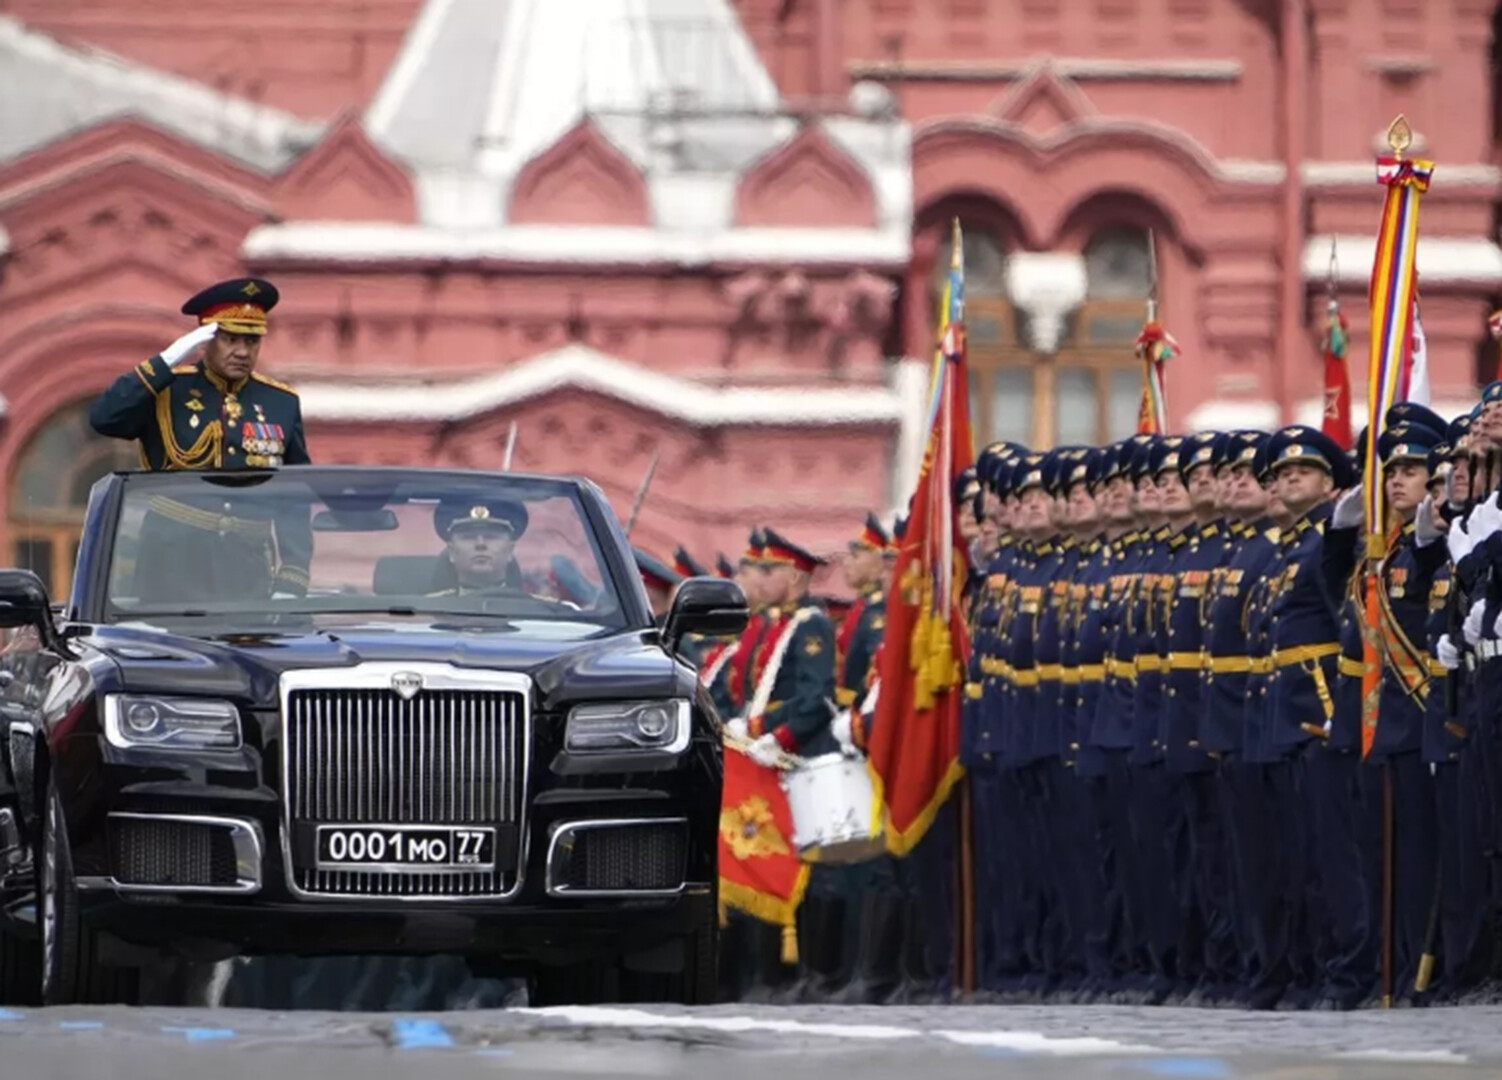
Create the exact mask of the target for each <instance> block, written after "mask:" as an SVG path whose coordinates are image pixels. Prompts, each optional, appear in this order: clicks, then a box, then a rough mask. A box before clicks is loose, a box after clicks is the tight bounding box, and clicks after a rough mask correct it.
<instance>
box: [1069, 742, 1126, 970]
mask: <svg viewBox="0 0 1502 1080" xmlns="http://www.w3.org/2000/svg"><path fill="white" fill-rule="evenodd" d="M1092 753H1093V756H1094V758H1095V761H1093V762H1092V766H1098V768H1092V771H1091V773H1090V775H1088V776H1082V777H1078V778H1077V783H1078V784H1079V785H1080V798H1081V800H1082V802H1083V805H1082V806H1081V810H1080V812H1081V814H1082V815H1084V818H1083V821H1082V824H1081V828H1082V829H1083V830H1084V831H1083V834H1082V839H1081V843H1080V878H1081V890H1082V897H1081V902H1080V917H1081V920H1082V922H1081V935H1082V937H1081V944H1080V948H1081V953H1082V957H1083V961H1084V965H1085V983H1084V989H1085V990H1086V991H1088V992H1090V993H1092V994H1112V993H1115V992H1116V991H1117V990H1119V989H1121V986H1122V978H1123V976H1124V975H1125V974H1126V972H1127V971H1128V970H1129V968H1130V964H1129V962H1128V957H1126V956H1124V955H1121V950H1122V949H1123V947H1124V945H1125V942H1126V932H1125V929H1124V927H1123V925H1122V923H1123V919H1124V918H1125V916H1124V913H1123V911H1122V905H1121V886H1120V884H1119V882H1118V881H1117V876H1118V873H1119V870H1118V867H1119V866H1120V863H1121V856H1120V855H1118V854H1117V851H1116V845H1115V833H1114V831H1113V830H1114V823H1113V821H1112V808H1111V800H1110V789H1109V787H1108V785H1107V782H1106V773H1105V762H1104V758H1103V757H1102V756H1101V755H1100V754H1099V753H1098V752H1092ZM1127 854H1128V857H1130V852H1128V853H1127Z"/></svg>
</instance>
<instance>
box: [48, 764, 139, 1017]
mask: <svg viewBox="0 0 1502 1080" xmlns="http://www.w3.org/2000/svg"><path fill="white" fill-rule="evenodd" d="M44 812H45V815H46V816H45V818H44V820H43V822H42V828H41V830H40V832H41V836H40V838H39V840H38V842H37V852H36V868H37V935H38V937H39V938H40V940H41V957H40V961H41V962H40V965H39V967H40V969H41V972H40V974H41V979H40V982H41V1002H42V1004H43V1005H78V1004H106V1005H114V1004H122V1005H125V1004H134V1002H135V999H136V997H137V993H136V989H135V987H136V984H137V980H138V973H137V972H135V971H134V970H130V969H126V968H116V967H108V966H105V965H103V964H101V963H100V962H99V959H98V955H97V952H98V950H97V944H98V938H97V936H96V935H95V934H94V933H93V932H92V931H90V930H89V929H87V928H86V927H85V926H84V925H83V920H82V918H81V917H80V914H79V904H78V889H77V886H76V884H75V883H74V878H73V853H72V851H71V849H70V848H69V847H68V830H67V826H66V823H65V822H64V820H63V804H62V799H61V797H60V796H59V795H58V793H57V788H56V787H55V786H54V783H53V781H52V780H50V779H49V780H48V784H47V805H46V807H45V808H44Z"/></svg>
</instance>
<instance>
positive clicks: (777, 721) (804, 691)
mask: <svg viewBox="0 0 1502 1080" xmlns="http://www.w3.org/2000/svg"><path fill="white" fill-rule="evenodd" d="M788 618H789V619H791V620H795V622H794V625H792V626H789V627H788V629H787V631H786V632H787V634H788V635H789V639H788V646H787V651H786V652H785V653H783V657H782V666H781V667H779V668H778V669H777V678H776V680H775V681H774V682H773V683H772V696H771V698H770V700H769V701H768V702H767V712H766V716H765V719H764V727H765V729H766V730H767V731H769V732H771V733H772V734H773V735H774V736H776V738H777V741H778V743H779V744H781V746H782V748H783V749H784V750H787V751H789V752H791V753H798V754H803V755H807V756H815V755H818V754H824V753H835V752H837V751H838V749H839V747H838V745H837V744H836V743H835V741H834V736H833V735H831V734H830V732H829V722H830V721H831V720H832V719H833V718H834V714H833V713H832V712H831V711H830V703H831V702H833V701H834V693H835V673H834V661H835V655H834V623H832V622H830V619H829V616H828V615H827V614H825V612H824V609H823V608H822V607H821V606H820V605H819V603H818V602H817V601H816V600H813V599H811V598H809V597H804V598H803V599H802V600H801V601H800V602H799V604H798V606H797V607H796V608H795V609H794V610H793V611H792V612H790V613H789V614H788ZM769 662H770V661H769ZM752 734H753V735H755V734H757V732H755V731H753V732H752Z"/></svg>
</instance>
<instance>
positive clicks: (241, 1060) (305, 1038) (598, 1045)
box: [0, 1006, 1502, 1080]
mask: <svg viewBox="0 0 1502 1080" xmlns="http://www.w3.org/2000/svg"><path fill="white" fill-rule="evenodd" d="M840 1075H850V1076H861V1077H862V1078H863V1080H867V1078H869V1080H888V1078H891V1080H897V1078H908V1077H920V1076H921V1077H922V1078H923V1080H951V1078H956V1080H958V1078H961V1077H985V1078H987V1080H1014V1078H1024V1077H1026V1078H1032V1077H1039V1078H1045V1080H1054V1078H1058V1080H1065V1078H1082V1080H1105V1078H1110V1080H1153V1078H1169V1080H1251V1078H1259V1080H1260V1078H1266V1080H1274V1078H1276V1080H1356V1078H1360V1080H1428V1078H1430V1077H1434V1078H1443V1080H1452V1078H1453V1080H1469V1078H1471V1077H1483V1076H1484V1077H1499V1076H1502V1008H1497V1007H1471V1008H1455V1009H1432V1010H1401V1011H1393V1012H1385V1013H1383V1012H1359V1013H1348V1014H1343V1015H1342V1014H1331V1013H1317V1014H1309V1013H1238V1012H1232V1011H1225V1010H1202V1009H1163V1008H1157V1009H1154V1008H1129V1007H1120V1008H1116V1007H1095V1006H1088V1007H1085V1006H1080V1007H1072V1006H1052V1007H1048V1006H993V1007H934V1008H836V1007H828V1006H806V1007H791V1008H773V1007H761V1006H721V1007H717V1008H712V1009H696V1010H688V1009H680V1008H672V1007H665V1006H664V1007H650V1008H639V1007H619V1008H616V1007H604V1006H599V1007H587V1008H585V1007H581V1008H574V1009H567V1008H559V1009H543V1010H535V1011H534V1010H527V1009H509V1010H503V1009H495V1010H475V1011H466V1012H448V1013H436V1014H435V1013H427V1014H419V1015H405V1014H401V1013H326V1012H272V1011H254V1010H242V1009H88V1008H78V1009H50V1010H49V1009H41V1010H21V1009H15V1010H0V1077H3V1078H4V1080H23V1078H25V1080H179V1078H180V1080H190V1078H191V1080H199V1078H203V1080H309V1078H317V1080H324V1078H326V1080H383V1078H385V1077H412V1076H420V1077H422V1078H423V1080H451V1078H453V1080H461V1078H468V1077H499V1076H509V1077H519V1076H537V1077H547V1078H550V1080H552V1078H556V1080H568V1078H572V1077H580V1078H584V1077H591V1078H593V1077H610V1078H612V1080H634V1078H636V1077H642V1078H649V1077H651V1078H657V1077H661V1078H674V1080H676V1078H680V1077H681V1078H683V1080H690V1078H692V1080H769V1078H771V1080H804V1078H805V1077H806V1078H808V1080H815V1078H818V1080H831V1078H832V1077H834V1076H840Z"/></svg>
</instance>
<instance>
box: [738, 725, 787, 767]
mask: <svg viewBox="0 0 1502 1080" xmlns="http://www.w3.org/2000/svg"><path fill="white" fill-rule="evenodd" d="M746 756H747V757H749V758H750V759H751V760H752V761H754V762H756V763H757V764H758V765H761V766H764V767H765V768H768V769H775V768H776V767H777V762H778V759H780V758H781V757H782V747H781V746H779V745H778V743H777V738H776V736H774V735H770V734H768V735H763V736H762V737H761V738H759V739H757V740H756V741H755V742H754V743H752V744H751V745H750V746H748V747H747V748H746Z"/></svg>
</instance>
